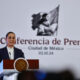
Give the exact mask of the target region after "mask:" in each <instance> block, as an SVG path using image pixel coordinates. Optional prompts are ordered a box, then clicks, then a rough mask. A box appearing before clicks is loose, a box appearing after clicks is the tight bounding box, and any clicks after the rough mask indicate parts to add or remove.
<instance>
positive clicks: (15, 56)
mask: <svg viewBox="0 0 80 80" xmlns="http://www.w3.org/2000/svg"><path fill="white" fill-rule="evenodd" d="M16 54H17V53H16V48H15V47H14V60H15V59H16V58H17V55H16Z"/></svg>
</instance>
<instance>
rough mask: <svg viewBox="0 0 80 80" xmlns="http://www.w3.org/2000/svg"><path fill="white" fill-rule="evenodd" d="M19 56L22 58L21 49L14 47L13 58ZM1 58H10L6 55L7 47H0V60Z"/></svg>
mask: <svg viewBox="0 0 80 80" xmlns="http://www.w3.org/2000/svg"><path fill="white" fill-rule="evenodd" d="M20 57H22V58H24V53H23V52H22V50H21V49H18V48H15V47H14V60H15V59H17V58H20ZM3 59H10V58H9V55H8V51H7V47H4V48H2V49H0V62H1V61H2V60H3Z"/></svg>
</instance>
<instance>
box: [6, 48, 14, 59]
mask: <svg viewBox="0 0 80 80" xmlns="http://www.w3.org/2000/svg"><path fill="white" fill-rule="evenodd" d="M7 50H8V55H9V58H10V59H14V48H10V47H7Z"/></svg>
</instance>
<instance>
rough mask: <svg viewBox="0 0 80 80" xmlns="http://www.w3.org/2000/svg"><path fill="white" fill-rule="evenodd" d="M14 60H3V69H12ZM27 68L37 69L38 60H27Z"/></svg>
mask: <svg viewBox="0 0 80 80" xmlns="http://www.w3.org/2000/svg"><path fill="white" fill-rule="evenodd" d="M14 61H15V60H3V69H14ZM27 61H28V64H29V68H28V69H39V60H38V59H27Z"/></svg>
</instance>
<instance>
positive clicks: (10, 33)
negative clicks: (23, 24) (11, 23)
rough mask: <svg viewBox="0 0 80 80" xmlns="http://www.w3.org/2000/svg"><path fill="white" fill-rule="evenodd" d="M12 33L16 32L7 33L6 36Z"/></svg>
mask: <svg viewBox="0 0 80 80" xmlns="http://www.w3.org/2000/svg"><path fill="white" fill-rule="evenodd" d="M11 33H12V34H15V33H14V32H8V33H7V34H6V38H7V37H8V35H9V34H11Z"/></svg>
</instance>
